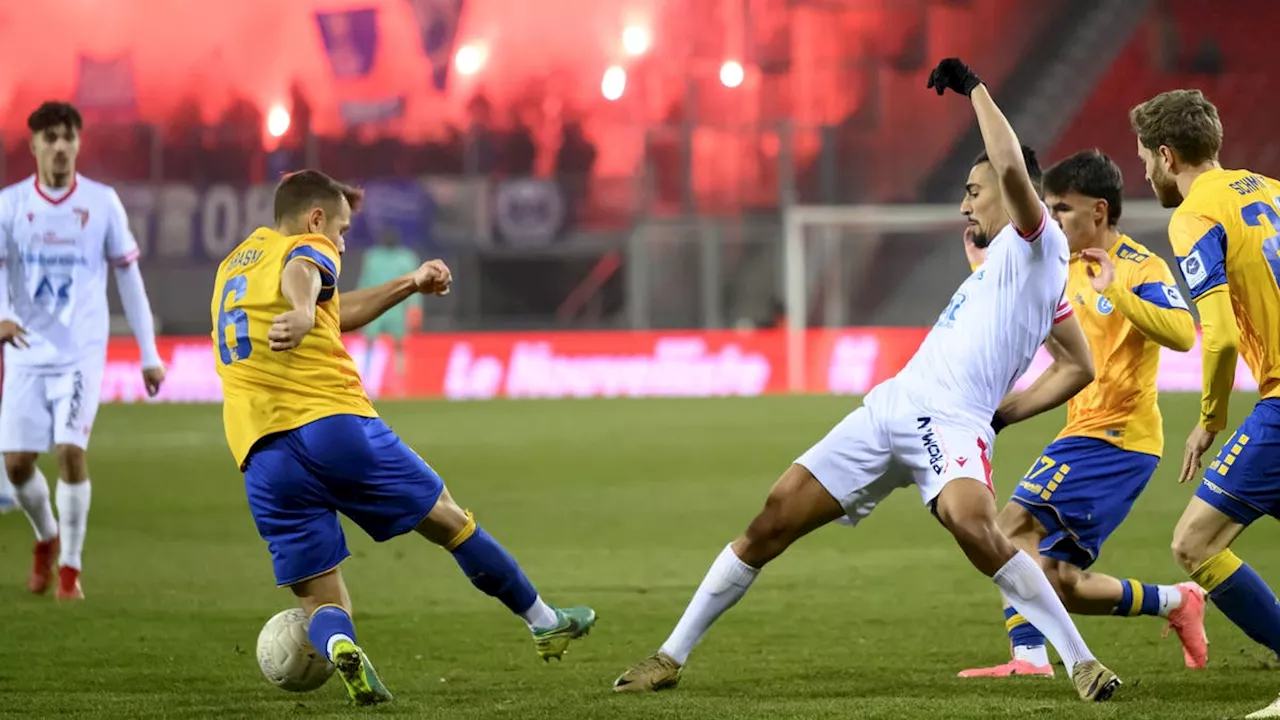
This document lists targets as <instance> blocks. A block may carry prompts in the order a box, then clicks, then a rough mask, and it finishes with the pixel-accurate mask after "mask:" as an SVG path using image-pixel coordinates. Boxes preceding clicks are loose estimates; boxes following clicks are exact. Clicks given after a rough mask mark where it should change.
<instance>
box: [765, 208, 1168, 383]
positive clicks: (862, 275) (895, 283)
mask: <svg viewBox="0 0 1280 720" xmlns="http://www.w3.org/2000/svg"><path fill="white" fill-rule="evenodd" d="M1171 214H1172V210H1167V209H1165V208H1162V207H1160V205H1159V203H1157V202H1156V201H1154V200H1145V201H1133V202H1127V203H1125V205H1124V212H1123V217H1122V219H1121V221H1120V231H1121V232H1123V233H1125V234H1127V235H1129V236H1131V237H1132V238H1133V239H1134V240H1136V241H1138V242H1139V243H1142V244H1143V245H1145V246H1146V247H1147V248H1148V249H1150V250H1151V251H1152V252H1154V253H1156V254H1157V255H1160V256H1162V257H1164V258H1165V260H1166V261H1168V262H1169V263H1170V267H1173V253H1172V250H1171V248H1170V246H1169V241H1168V237H1167V235H1166V228H1167V227H1168V221H1169V217H1170V215H1171ZM963 230H964V226H963V223H962V222H961V217H960V211H959V204H958V203H950V204H945V205H941V204H939V205H851V206H817V205H797V206H792V207H790V208H788V209H787V210H786V211H785V212H784V215H783V258H782V279H781V284H782V290H783V297H784V301H785V308H786V319H787V356H788V363H787V367H788V379H787V384H788V388H789V389H790V391H791V392H802V391H804V389H805V386H806V382H805V378H806V375H805V373H806V372H807V369H808V367H809V362H808V361H809V358H807V357H806V356H805V355H806V352H807V350H808V343H807V342H806V332H807V330H808V329H809V328H813V327H830V328H839V327H850V326H906V327H927V326H931V325H932V324H933V321H934V320H935V319H936V318H937V314H938V313H939V312H940V311H941V310H942V309H943V307H945V305H946V303H947V302H948V300H949V299H950V297H951V295H952V293H954V291H955V289H956V287H958V286H959V284H960V282H961V281H962V280H963V279H964V278H965V276H966V275H967V274H968V273H969V272H970V270H969V267H968V263H967V261H966V259H965V255H964V247H963ZM1175 275H1176V273H1175ZM1183 289H1184V292H1185V288H1183Z"/></svg>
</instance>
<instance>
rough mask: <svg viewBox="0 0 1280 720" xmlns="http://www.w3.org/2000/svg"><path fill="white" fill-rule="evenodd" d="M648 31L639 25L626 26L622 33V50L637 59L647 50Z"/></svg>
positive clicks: (648, 41)
mask: <svg viewBox="0 0 1280 720" xmlns="http://www.w3.org/2000/svg"><path fill="white" fill-rule="evenodd" d="M650 40H651V38H650V37H649V30H648V29H647V28H645V27H642V26H640V25H628V26H627V29H626V30H623V31H622V49H623V50H626V51H627V54H628V55H630V56H632V57H638V56H640V55H643V54H645V52H647V51H648V50H649V43H650Z"/></svg>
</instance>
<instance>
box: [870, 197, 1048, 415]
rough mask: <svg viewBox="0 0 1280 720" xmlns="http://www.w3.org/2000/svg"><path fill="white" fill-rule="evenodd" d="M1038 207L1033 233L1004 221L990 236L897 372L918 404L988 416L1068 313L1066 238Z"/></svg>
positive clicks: (1045, 211)
mask: <svg viewBox="0 0 1280 720" xmlns="http://www.w3.org/2000/svg"><path fill="white" fill-rule="evenodd" d="M1041 208H1042V211H1043V213H1044V215H1043V218H1042V219H1041V221H1040V226H1039V228H1037V229H1036V231H1035V232H1033V233H1031V234H1030V235H1028V236H1026V237H1023V236H1022V235H1021V234H1019V233H1018V231H1017V229H1015V228H1014V226H1013V225H1012V224H1010V225H1006V226H1005V228H1004V229H1003V230H1001V231H1000V232H999V233H998V234H997V235H996V237H995V238H994V239H993V240H992V241H991V243H990V244H989V245H988V247H987V260H986V262H985V263H984V264H983V265H982V266H980V267H979V268H978V269H977V270H975V271H974V272H973V273H972V274H971V275H969V277H968V278H967V279H966V280H965V281H964V283H962V284H961V285H960V289H959V290H957V291H956V293H955V295H953V296H952V298H951V302H949V303H948V304H947V307H946V308H945V309H943V311H942V314H941V315H939V316H938V320H937V322H936V323H935V324H934V326H933V328H932V329H931V330H930V331H929V334H928V335H927V336H926V337H925V339H924V342H923V343H922V344H921V345H920V349H919V350H917V351H916V354H915V355H914V356H912V358H911V360H910V362H908V363H907V366H906V367H905V368H903V370H902V372H900V373H898V376H897V378H896V379H895V380H896V381H898V382H902V383H903V384H904V385H905V386H906V387H907V388H908V392H909V393H910V394H911V395H912V396H913V398H914V399H915V400H916V401H917V402H918V403H919V404H920V406H921V407H924V408H929V409H933V410H936V411H937V412H939V413H953V414H955V413H958V414H964V415H966V416H969V417H972V418H974V419H976V420H979V421H981V422H984V423H985V422H988V421H990V419H991V417H992V416H993V415H994V414H995V411H996V408H997V407H999V405H1000V401H1001V400H1003V399H1004V396H1005V395H1007V394H1008V393H1009V391H1010V390H1012V389H1013V384H1014V383H1015V382H1016V381H1017V379H1018V378H1019V377H1021V376H1022V374H1023V373H1025V372H1026V371H1027V368H1028V367H1030V365H1031V360H1032V358H1033V357H1035V354H1036V352H1037V351H1038V350H1039V348H1040V346H1041V345H1042V344H1043V343H1044V340H1045V338H1046V337H1047V336H1048V334H1049V329H1050V328H1051V327H1052V326H1053V323H1054V322H1057V321H1059V320H1062V319H1065V318H1066V317H1068V316H1070V315H1071V305H1070V304H1069V303H1068V302H1067V301H1066V300H1065V298H1064V292H1065V290H1066V285H1067V265H1068V261H1069V259H1070V250H1069V248H1068V245H1067V238H1066V235H1064V234H1063V232H1062V229H1061V228H1060V227H1058V224H1057V223H1056V222H1053V221H1052V220H1050V219H1049V211H1048V209H1047V208H1044V206H1043V205H1041Z"/></svg>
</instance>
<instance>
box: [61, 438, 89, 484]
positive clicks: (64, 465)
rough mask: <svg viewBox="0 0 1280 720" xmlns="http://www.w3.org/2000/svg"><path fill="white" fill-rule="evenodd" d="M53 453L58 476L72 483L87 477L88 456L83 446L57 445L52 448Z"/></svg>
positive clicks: (82, 480) (79, 481)
mask: <svg viewBox="0 0 1280 720" xmlns="http://www.w3.org/2000/svg"><path fill="white" fill-rule="evenodd" d="M53 454H54V457H55V458H56V459H57V461H58V473H59V476H60V477H61V478H62V479H63V480H64V481H66V482H68V483H71V484H73V485H74V484H75V483H81V482H84V481H85V480H87V479H89V458H88V455H87V454H86V453H85V450H84V448H82V447H77V446H75V445H57V446H55V447H54V448H53Z"/></svg>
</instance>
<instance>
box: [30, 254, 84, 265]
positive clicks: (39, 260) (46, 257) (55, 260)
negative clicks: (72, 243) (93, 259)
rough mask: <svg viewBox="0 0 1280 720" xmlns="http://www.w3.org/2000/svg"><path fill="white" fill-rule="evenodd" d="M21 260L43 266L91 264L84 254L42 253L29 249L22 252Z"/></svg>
mask: <svg viewBox="0 0 1280 720" xmlns="http://www.w3.org/2000/svg"><path fill="white" fill-rule="evenodd" d="M21 261H22V262H23V263H24V264H26V265H39V266H41V267H55V268H66V267H75V266H76V265H85V266H87V265H88V264H89V260H88V258H86V257H85V256H83V255H67V254H60V255H59V254H54V253H41V252H31V251H27V252H24V253H22V255H21Z"/></svg>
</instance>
